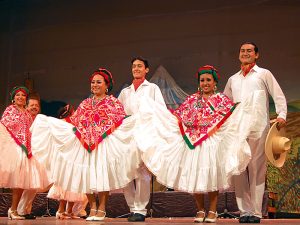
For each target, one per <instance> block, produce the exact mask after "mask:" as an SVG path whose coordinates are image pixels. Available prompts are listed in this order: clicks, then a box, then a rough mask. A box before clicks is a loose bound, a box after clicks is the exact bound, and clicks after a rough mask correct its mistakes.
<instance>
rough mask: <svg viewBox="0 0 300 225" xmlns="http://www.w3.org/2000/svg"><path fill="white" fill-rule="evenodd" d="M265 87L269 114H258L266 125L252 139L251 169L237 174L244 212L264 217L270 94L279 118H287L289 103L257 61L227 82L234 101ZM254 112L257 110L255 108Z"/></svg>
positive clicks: (239, 196) (249, 167)
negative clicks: (243, 72)
mask: <svg viewBox="0 0 300 225" xmlns="http://www.w3.org/2000/svg"><path fill="white" fill-rule="evenodd" d="M257 90H264V91H265V93H266V101H265V102H262V103H261V104H262V105H265V106H266V114H267V115H266V116H265V117H261V118H259V119H260V120H262V121H265V123H266V127H265V129H264V132H263V133H262V135H261V136H260V137H259V138H252V139H250V140H249V145H250V148H251V154H252V160H251V161H250V163H249V166H248V170H247V171H245V172H244V173H242V174H241V175H240V176H238V177H235V178H234V180H235V181H234V183H235V191H236V196H237V204H238V207H239V210H240V212H241V215H256V216H258V217H262V212H261V209H262V201H263V194H264V190H265V176H266V157H265V153H264V146H265V139H266V135H267V132H268V130H269V99H268V96H269V94H270V95H271V96H272V98H273V100H274V102H275V108H276V113H277V114H278V118H283V119H286V114H287V104H286V99H285V96H284V94H283V92H282V90H281V88H280V86H279V84H278V83H277V81H276V79H275V78H274V76H273V74H272V73H271V72H270V71H269V70H266V69H263V68H260V67H258V66H257V65H255V66H254V67H253V69H251V70H250V72H249V74H247V76H245V77H244V76H243V75H242V73H241V71H239V72H237V73H236V74H234V75H233V76H231V77H230V78H229V80H228V82H227V84H226V86H225V90H224V94H226V95H227V96H228V97H230V98H231V99H232V100H233V101H234V102H238V101H243V100H244V99H245V98H247V96H249V95H251V94H252V93H253V92H254V91H257ZM253 112H254V111H253Z"/></svg>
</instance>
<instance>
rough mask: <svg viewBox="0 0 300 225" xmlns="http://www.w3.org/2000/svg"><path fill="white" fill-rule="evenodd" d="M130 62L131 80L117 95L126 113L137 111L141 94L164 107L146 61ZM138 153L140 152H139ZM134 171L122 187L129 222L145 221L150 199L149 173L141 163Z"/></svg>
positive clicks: (139, 59)
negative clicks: (148, 74)
mask: <svg viewBox="0 0 300 225" xmlns="http://www.w3.org/2000/svg"><path fill="white" fill-rule="evenodd" d="M131 64H132V67H131V70H132V75H133V82H132V84H131V85H130V86H129V87H126V88H124V89H123V90H122V91H121V93H120V95H119V97H118V99H119V100H120V101H121V103H122V104H123V105H124V109H125V112H126V114H127V115H133V114H135V113H136V112H137V111H138V109H139V99H140V98H141V97H142V96H147V97H150V98H152V99H153V100H154V101H156V102H158V103H159V104H162V105H164V106H165V107H166V105H165V102H164V99H163V96H162V93H161V91H160V89H159V87H158V86H157V85H156V84H153V83H150V82H148V81H147V80H146V79H145V77H146V74H147V73H148V72H149V64H148V61H147V60H146V59H143V58H142V57H136V58H133V59H132V60H131ZM145 138H147V137H145ZM139 154H142V153H141V152H139ZM136 172H137V178H136V179H135V181H132V182H131V183H129V185H128V186H127V187H125V188H124V195H125V198H126V201H127V204H128V206H129V208H130V212H131V214H130V216H129V217H128V221H130V222H138V221H145V216H146V214H147V210H146V205H147V204H148V202H149V199H150V180H151V175H150V173H149V172H148V170H147V169H146V167H145V165H143V164H142V165H140V168H139V169H138V170H137V171H136Z"/></svg>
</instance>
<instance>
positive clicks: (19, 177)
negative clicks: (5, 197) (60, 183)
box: [0, 123, 50, 189]
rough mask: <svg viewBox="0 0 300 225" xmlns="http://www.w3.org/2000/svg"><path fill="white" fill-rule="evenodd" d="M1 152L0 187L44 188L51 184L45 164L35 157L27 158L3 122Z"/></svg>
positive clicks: (0, 142)
mask: <svg viewBox="0 0 300 225" xmlns="http://www.w3.org/2000/svg"><path fill="white" fill-rule="evenodd" d="M0 154H1V157H0V187H4V188H21V189H44V188H46V187H47V186H48V185H49V184H50V181H49V179H48V176H47V172H46V169H45V168H44V166H43V165H41V164H40V163H39V162H38V161H37V160H36V158H35V157H31V158H30V159H28V158H27V155H26V153H25V152H24V151H23V150H22V148H21V147H20V146H19V145H17V143H16V142H15V140H14V139H13V138H12V137H11V135H10V134H9V133H8V131H7V129H6V127H5V126H4V125H3V124H2V123H0Z"/></svg>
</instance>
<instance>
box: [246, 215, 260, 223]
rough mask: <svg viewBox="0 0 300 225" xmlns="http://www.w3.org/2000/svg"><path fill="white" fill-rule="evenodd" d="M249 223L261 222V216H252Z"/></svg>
mask: <svg viewBox="0 0 300 225" xmlns="http://www.w3.org/2000/svg"><path fill="white" fill-rule="evenodd" d="M248 223H260V218H259V217H257V216H250V217H249V222H248Z"/></svg>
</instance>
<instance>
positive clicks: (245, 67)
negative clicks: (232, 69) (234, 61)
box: [241, 62, 255, 77]
mask: <svg viewBox="0 0 300 225" xmlns="http://www.w3.org/2000/svg"><path fill="white" fill-rule="evenodd" d="M254 66H255V62H254V63H250V64H247V65H241V70H242V73H243V76H244V77H245V76H246V75H247V74H248V73H249V72H250V70H251V69H252V68H253V67H254Z"/></svg>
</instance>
